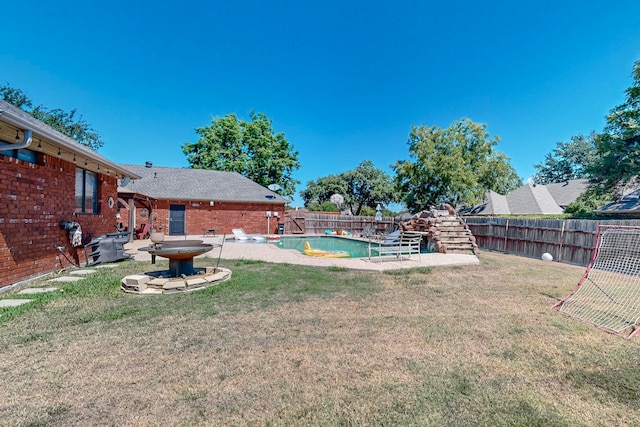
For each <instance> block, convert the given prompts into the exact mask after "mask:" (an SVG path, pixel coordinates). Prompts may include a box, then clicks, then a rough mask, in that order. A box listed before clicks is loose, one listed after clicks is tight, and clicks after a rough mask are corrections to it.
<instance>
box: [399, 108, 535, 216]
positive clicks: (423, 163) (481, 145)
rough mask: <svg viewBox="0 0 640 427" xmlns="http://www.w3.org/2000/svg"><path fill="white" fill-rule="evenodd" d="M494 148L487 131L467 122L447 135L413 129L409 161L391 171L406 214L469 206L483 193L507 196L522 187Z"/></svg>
mask: <svg viewBox="0 0 640 427" xmlns="http://www.w3.org/2000/svg"><path fill="white" fill-rule="evenodd" d="M498 142H499V138H498V137H497V136H494V137H491V135H490V134H489V133H488V132H487V130H486V125H484V124H479V123H474V122H473V121H471V120H469V119H467V118H463V119H462V120H460V121H455V122H453V123H452V124H451V126H450V127H449V128H447V129H442V128H439V127H437V126H431V127H429V126H414V127H413V128H412V130H411V133H410V134H409V141H408V145H409V156H410V157H411V159H409V160H400V161H398V162H396V164H395V165H394V167H393V168H394V170H395V173H396V183H397V185H398V187H399V188H400V190H401V191H402V193H403V194H404V195H405V202H406V205H407V208H409V210H410V211H414V212H415V211H419V210H422V209H427V208H429V207H430V206H435V205H438V204H440V203H449V204H451V205H452V206H460V205H473V204H475V203H478V202H480V201H481V200H482V199H483V197H484V195H485V193H486V191H487V190H493V191H496V192H498V193H501V194H505V193H507V192H508V191H511V190H513V189H515V188H517V187H519V186H520V185H522V180H521V179H520V177H519V176H518V175H517V173H516V171H515V169H514V168H513V167H512V166H511V163H510V160H509V158H508V157H507V156H506V155H504V154H503V153H501V152H499V151H496V150H495V146H496V145H497V144H498Z"/></svg>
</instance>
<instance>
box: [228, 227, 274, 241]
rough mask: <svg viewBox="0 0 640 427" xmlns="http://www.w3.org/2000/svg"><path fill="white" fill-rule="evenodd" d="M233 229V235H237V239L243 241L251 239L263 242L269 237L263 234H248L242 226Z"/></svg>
mask: <svg viewBox="0 0 640 427" xmlns="http://www.w3.org/2000/svg"><path fill="white" fill-rule="evenodd" d="M231 231H232V232H233V236H234V237H235V239H236V240H240V241H243V242H247V241H251V240H253V241H256V242H261V241H263V240H267V238H266V237H265V236H263V235H262V234H247V233H245V232H244V230H243V229H242V228H234V229H232V230H231Z"/></svg>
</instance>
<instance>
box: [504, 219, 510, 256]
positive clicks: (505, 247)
mask: <svg viewBox="0 0 640 427" xmlns="http://www.w3.org/2000/svg"><path fill="white" fill-rule="evenodd" d="M508 244H509V218H507V223H506V225H505V228H504V253H505V254H506V253H507V245H508Z"/></svg>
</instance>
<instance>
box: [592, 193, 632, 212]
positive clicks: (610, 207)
mask: <svg viewBox="0 0 640 427" xmlns="http://www.w3.org/2000/svg"><path fill="white" fill-rule="evenodd" d="M596 212H598V213H604V214H635V215H637V214H640V190H636V191H633V192H631V193H629V194H625V195H624V196H622V198H620V199H619V200H616V201H615V202H611V203H608V204H606V205H604V206H602V207H600V208H598V209H596Z"/></svg>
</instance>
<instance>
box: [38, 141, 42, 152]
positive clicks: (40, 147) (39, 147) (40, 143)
mask: <svg viewBox="0 0 640 427" xmlns="http://www.w3.org/2000/svg"><path fill="white" fill-rule="evenodd" d="M38 150H40V151H42V141H41V140H38Z"/></svg>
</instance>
